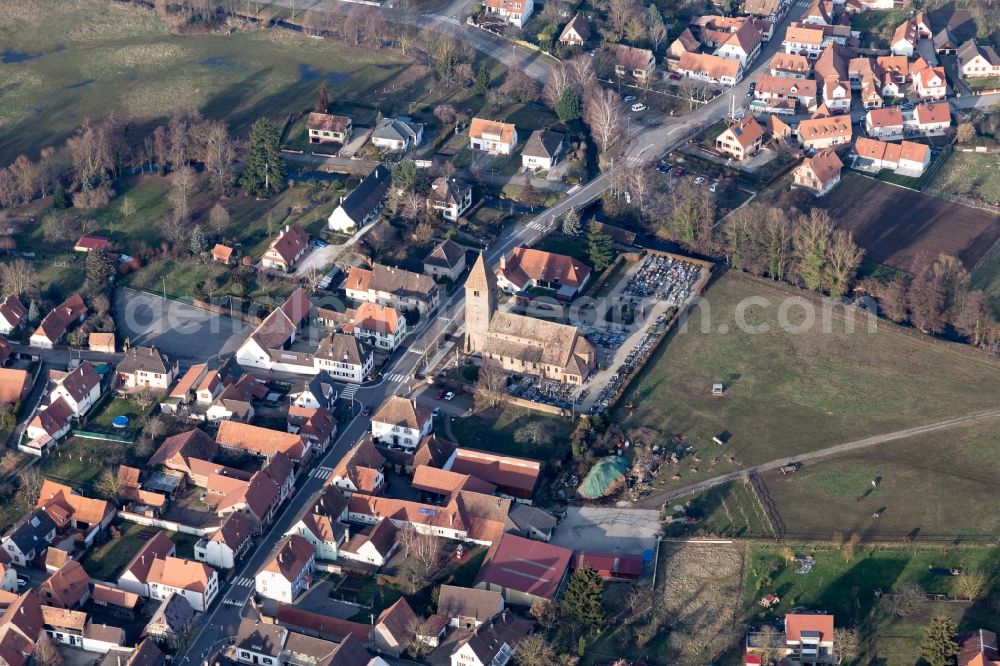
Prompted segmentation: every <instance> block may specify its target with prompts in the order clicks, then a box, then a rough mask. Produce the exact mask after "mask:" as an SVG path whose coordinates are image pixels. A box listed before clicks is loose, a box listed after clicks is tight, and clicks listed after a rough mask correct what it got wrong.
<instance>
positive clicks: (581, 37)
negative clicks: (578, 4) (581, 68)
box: [559, 13, 590, 46]
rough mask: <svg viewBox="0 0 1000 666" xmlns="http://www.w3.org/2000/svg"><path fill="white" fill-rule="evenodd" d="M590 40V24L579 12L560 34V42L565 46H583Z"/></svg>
mask: <svg viewBox="0 0 1000 666" xmlns="http://www.w3.org/2000/svg"><path fill="white" fill-rule="evenodd" d="M589 40H590V24H589V23H588V22H587V19H585V18H583V16H582V15H580V14H579V13H577V14H576V15H574V16H573V18H571V19H570V20H569V23H567V24H566V27H564V28H563V31H562V34H560V35H559V43H560V44H562V45H564V46H583V45H584V44H586V43H587V42H588V41H589Z"/></svg>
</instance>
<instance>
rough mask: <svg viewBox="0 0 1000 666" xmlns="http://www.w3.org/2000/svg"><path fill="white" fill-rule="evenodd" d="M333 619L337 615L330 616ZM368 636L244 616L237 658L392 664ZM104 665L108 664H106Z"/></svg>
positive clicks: (300, 664)
mask: <svg viewBox="0 0 1000 666" xmlns="http://www.w3.org/2000/svg"><path fill="white" fill-rule="evenodd" d="M327 619H329V620H333V618H327ZM367 641H368V637H367V636H365V637H364V638H357V637H355V636H354V635H352V634H347V635H345V636H343V638H342V639H341V640H340V641H339V642H333V641H329V640H324V639H321V638H313V637H312V636H309V635H306V634H302V633H299V632H295V631H289V630H288V629H287V628H286V627H284V626H281V625H278V624H266V623H263V622H259V621H254V620H250V619H246V618H244V619H243V620H242V621H241V622H240V627H239V630H238V632H237V635H236V640H235V654H236V661H237V662H238V663H240V664H252V665H254V666H258V665H261V664H263V665H264V666H388V664H387V663H386V662H385V661H384V660H383V659H381V658H380V657H374V658H373V657H371V656H370V655H369V654H368V653H367V652H366V651H365V648H364V643H365V642H367ZM102 666H106V665H103V664H102Z"/></svg>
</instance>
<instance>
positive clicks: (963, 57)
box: [956, 39, 1000, 67]
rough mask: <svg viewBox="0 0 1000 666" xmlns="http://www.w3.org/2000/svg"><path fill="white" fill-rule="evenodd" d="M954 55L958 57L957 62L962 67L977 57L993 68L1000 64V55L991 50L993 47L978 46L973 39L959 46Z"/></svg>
mask: <svg viewBox="0 0 1000 666" xmlns="http://www.w3.org/2000/svg"><path fill="white" fill-rule="evenodd" d="M956 55H957V56H958V61H959V62H960V63H961V64H962V65H963V66H964V65H965V63H967V62H968V61H969V60H972V59H973V58H975V57H976V56H977V55H981V56H983V58H985V59H986V62H988V63H990V65H992V66H994V67H995V66H997V65H998V64H1000V55H997V52H996V51H994V50H993V47H992V46H980V45H979V44H977V43H976V40H975V39H970V40H969V41H967V42H965V43H964V44H962V45H961V46H959V47H958V51H957V52H956Z"/></svg>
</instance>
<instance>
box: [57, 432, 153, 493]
mask: <svg viewBox="0 0 1000 666" xmlns="http://www.w3.org/2000/svg"><path fill="white" fill-rule="evenodd" d="M120 462H124V463H125V464H126V465H132V466H137V467H142V465H143V462H144V460H143V459H142V458H137V457H135V455H134V453H133V449H132V447H131V446H129V445H127V444H122V443H119V442H112V441H106V440H98V439H83V438H80V437H71V438H70V439H68V440H66V441H64V442H62V443H61V444H60V445H59V446H58V448H57V449H56V450H55V451H53V452H52V453H49V454H48V455H46V457H45V459H44V460H43V461H42V465H41V470H42V473H43V474H45V476H47V477H50V478H51V479H53V480H55V481H58V482H60V483H65V484H67V485H70V486H72V487H74V488H78V489H80V490H83V491H84V492H86V493H94V485H95V484H96V483H97V480H98V478H100V476H101V472H103V471H104V469H105V468H106V467H113V466H114V465H117V464H119V463H120Z"/></svg>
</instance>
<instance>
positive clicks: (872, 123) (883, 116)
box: [865, 106, 903, 141]
mask: <svg viewBox="0 0 1000 666" xmlns="http://www.w3.org/2000/svg"><path fill="white" fill-rule="evenodd" d="M865 132H867V133H868V136H870V137H872V138H873V139H882V140H889V141H891V140H893V139H902V138H903V112H902V111H900V109H899V107H897V106H890V107H887V108H884V109H872V110H871V111H869V112H868V113H866V114H865Z"/></svg>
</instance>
